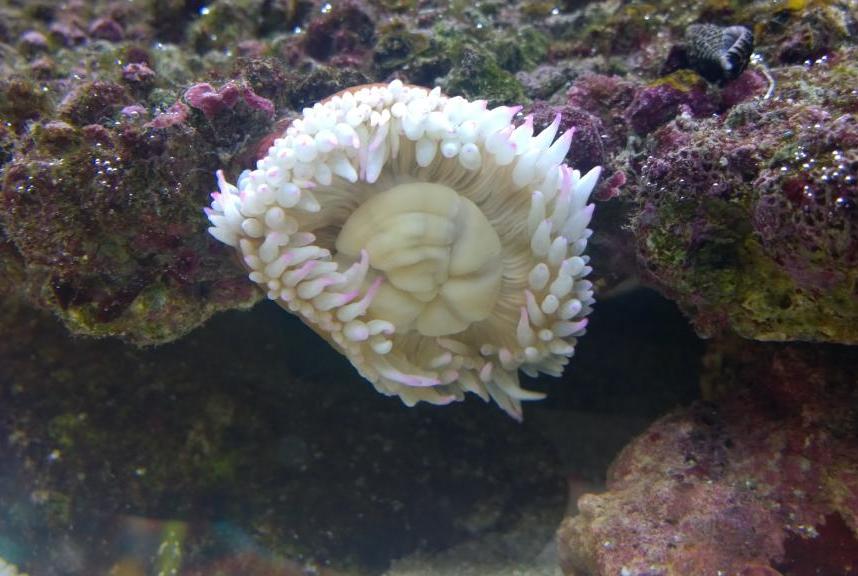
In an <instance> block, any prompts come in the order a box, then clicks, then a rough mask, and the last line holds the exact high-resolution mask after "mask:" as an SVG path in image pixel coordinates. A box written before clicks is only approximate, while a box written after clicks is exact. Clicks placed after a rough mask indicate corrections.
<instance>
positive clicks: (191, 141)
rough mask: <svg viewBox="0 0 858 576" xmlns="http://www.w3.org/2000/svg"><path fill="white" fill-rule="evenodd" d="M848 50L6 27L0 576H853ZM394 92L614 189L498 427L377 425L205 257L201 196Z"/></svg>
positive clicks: (617, 39)
mask: <svg viewBox="0 0 858 576" xmlns="http://www.w3.org/2000/svg"><path fill="white" fill-rule="evenodd" d="M856 38H858V2H856V1H854V0H839V1H838V0H765V1H762V0H755V1H747V2H740V1H736V0H699V1H673V2H660V1H658V0H655V1H653V2H637V1H620V0H604V1H586V0H557V1H554V2H544V1H541V0H523V1H511V2H503V1H492V0H488V1H477V2H463V1H458V0H451V1H448V2H443V1H441V2H436V1H432V0H337V1H331V2H317V1H310V0H222V1H219V0H215V1H212V2H204V1H200V0H112V1H107V0H105V1H102V0H92V1H80V0H69V1H66V2H55V1H48V0H36V1H24V0H20V1H15V0H0V120H2V122H0V327H2V331H0V334H2V338H0V575H3V576H7V575H8V576H13V575H15V574H29V575H30V576H39V575H43V574H44V575H77V574H81V575H90V574H97V575H102V574H103V575H110V576H142V575H159V576H160V575H164V576H167V575H173V574H175V575H177V576H178V575H195V576H196V575H199V576H203V575H224V576H226V575H238V574H241V575H251V576H253V575H263V574H264V575H275V574H276V575H288V576H294V575H311V574H312V575H325V576H336V575H356V576H357V575H361V576H362V575H375V574H387V575H390V576H418V575H421V576H422V575H451V576H453V575H463V576H465V575H466V576H471V575H473V576H483V575H486V576H488V575H498V576H501V575H503V576H512V575H521V576H529V575H564V576H597V575H598V576H609V575H610V576H619V575H622V576H698V575H699V576H704V575H705V576H709V575H725V576H733V575H736V576H777V575H779V574H780V575H782V576H811V575H815V576H845V575H852V574H858V349H856V348H855V344H856V343H858V207H856V202H858V181H856V178H858V59H856V56H858V47H856ZM395 79H399V80H402V81H403V82H405V83H408V84H414V85H419V86H425V87H429V88H431V87H434V86H438V87H440V88H441V89H442V90H443V92H444V93H445V94H448V95H450V96H463V97H465V98H467V99H469V100H486V101H487V103H488V106H489V107H495V106H501V105H508V106H514V105H521V106H523V109H522V110H521V112H520V113H519V115H518V120H520V119H521V118H524V117H525V116H526V115H532V118H533V123H534V126H536V127H538V128H540V129H541V128H543V127H545V126H547V125H549V124H550V122H551V120H552V119H553V118H554V117H555V115H556V114H557V113H558V112H559V113H561V114H562V121H561V131H563V130H566V129H569V128H572V129H574V130H573V132H572V136H571V139H572V143H571V149H570V150H569V153H568V154H567V155H566V158H565V161H566V162H567V163H568V164H569V165H570V166H572V167H574V168H576V169H579V170H580V171H581V172H582V173H583V172H585V171H587V170H589V169H591V168H593V167H595V166H602V176H601V179H600V181H599V184H598V185H597V188H596V189H595V191H594V193H593V199H594V201H595V204H596V208H595V215H594V218H593V221H592V222H591V224H590V228H591V229H592V230H593V236H592V238H591V239H590V241H589V249H588V254H589V255H590V257H591V260H590V262H589V264H590V265H591V266H592V267H593V273H592V274H591V275H590V276H589V280H591V281H592V282H593V284H594V287H595V291H596V304H595V305H594V311H593V312H592V313H591V314H590V316H589V325H588V326H587V330H586V331H587V334H586V335H585V336H582V337H581V338H580V339H579V340H578V342H577V344H576V349H575V354H574V357H573V358H572V359H571V361H570V363H569V365H568V366H567V367H566V370H565V372H564V373H563V375H562V377H560V378H551V377H545V376H541V377H539V378H527V377H523V381H524V384H526V386H527V387H528V388H530V389H533V390H538V391H541V392H545V393H546V394H547V398H546V399H545V400H542V401H539V402H528V403H526V404H525V406H524V417H523V421H522V422H517V421H515V420H514V419H512V418H510V417H509V416H507V415H506V414H504V413H503V412H502V411H501V410H499V409H498V408H497V407H496V406H494V405H492V404H491V403H485V402H483V401H481V400H480V399H479V398H478V397H476V396H473V395H471V396H469V397H468V398H467V399H466V401H464V402H461V403H454V404H451V405H449V406H431V405H427V404H418V405H417V406H415V407H412V408H408V407H406V406H404V405H403V404H402V403H401V402H400V401H399V400H398V399H397V398H395V397H392V398H389V397H385V396H383V395H381V394H379V393H377V392H376V391H375V390H374V389H373V387H372V385H371V384H370V383H368V382H367V381H366V380H364V379H363V378H361V376H360V375H359V374H358V373H357V372H356V371H355V369H354V367H353V366H352V365H351V364H350V363H349V361H348V359H346V358H345V357H343V356H342V355H341V354H339V353H338V352H337V351H336V350H335V349H334V348H332V347H331V346H330V345H329V344H328V342H326V341H325V340H324V339H323V338H321V337H320V336H318V335H317V334H316V333H314V332H313V330H311V329H309V328H307V327H306V326H305V325H304V324H303V323H302V322H301V321H300V320H299V319H298V318H297V317H295V316H293V315H291V314H289V313H288V312H286V311H284V310H282V309H281V308H280V307H278V306H277V305H276V304H274V303H272V302H271V301H268V300H266V299H265V294H263V293H262V292H261V291H259V290H257V288H256V287H255V286H254V285H253V283H252V282H250V281H249V280H248V279H247V272H246V271H245V270H244V268H243V267H242V265H241V263H240V262H239V261H238V259H237V258H235V257H234V256H233V255H232V251H231V250H230V249H229V248H228V247H225V246H223V245H221V244H220V243H219V242H217V241H216V240H215V239H214V238H212V237H211V236H210V235H209V234H208V233H207V231H206V229H207V227H208V223H207V221H206V218H205V215H204V214H203V207H204V206H207V205H208V204H209V202H210V197H209V194H210V193H211V191H212V190H214V189H215V187H216V182H215V176H214V174H215V171H216V170H218V169H223V170H224V171H225V172H227V173H228V174H230V175H231V177H235V176H236V175H238V174H239V173H240V172H241V171H242V170H244V169H247V168H252V167H253V165H254V163H255V161H256V160H257V159H259V158H260V157H262V156H264V155H265V152H266V150H267V149H268V147H269V146H270V145H271V144H272V142H273V140H274V138H276V137H277V136H278V135H280V134H281V133H282V132H283V131H284V130H285V128H286V127H287V126H288V125H289V123H290V122H291V121H292V120H293V119H295V118H297V117H298V116H299V115H300V113H301V111H302V109H303V108H305V107H312V106H313V104H314V103H316V102H318V101H320V100H322V99H324V98H326V97H327V96H329V95H331V94H334V93H336V92H338V91H340V90H343V89H345V88H348V87H352V86H356V85H361V84H368V83H376V82H390V81H392V80H395ZM525 218H526V216H525Z"/></svg>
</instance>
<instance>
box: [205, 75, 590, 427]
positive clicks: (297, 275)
mask: <svg viewBox="0 0 858 576" xmlns="http://www.w3.org/2000/svg"><path fill="white" fill-rule="evenodd" d="M518 110H519V108H518V107H507V106H501V107H498V108H494V109H487V107H486V106H485V103H484V102H482V101H476V102H469V101H467V100H465V99H463V98H461V97H447V96H445V95H443V94H441V92H440V90H438V89H434V90H427V89H425V88H421V87H416V86H408V85H404V84H403V83H402V82H400V81H398V80H394V81H393V82H391V83H389V84H373V85H366V86H358V87H355V88H352V89H349V90H346V91H343V92H340V93H337V94H334V95H333V96H331V97H329V98H327V99H326V100H323V101H322V102H319V103H317V104H315V105H314V106H312V107H310V108H305V109H304V111H303V114H302V116H301V117H300V118H298V119H296V120H295V121H293V122H292V124H291V125H290V126H289V127H288V128H287V129H286V131H285V133H284V134H283V135H282V136H281V137H280V138H278V139H277V140H275V141H274V144H273V145H272V146H271V148H270V149H269V151H268V155H267V156H265V157H264V158H262V159H261V160H260V161H259V162H258V164H257V167H256V169H255V170H252V171H249V172H246V173H244V174H242V176H241V177H240V178H239V180H238V185H237V186H236V185H233V184H230V183H229V182H227V180H226V178H225V177H224V176H223V174H222V172H220V171H219V172H218V174H217V176H218V187H219V193H216V194H213V196H212V198H213V200H212V203H211V207H210V209H209V210H207V211H206V215H207V217H208V219H209V221H210V222H211V224H212V226H211V228H209V230H210V232H211V234H212V235H213V236H214V237H216V238H217V239H218V240H220V241H222V242H224V243H226V244H229V245H230V246H234V247H236V248H237V250H238V251H239V253H240V255H241V259H242V261H243V262H244V264H245V265H246V266H247V268H248V269H249V271H250V278H251V280H253V281H254V282H256V283H257V284H258V285H259V286H260V287H261V288H262V289H263V290H265V292H266V293H267V294H268V296H269V298H271V299H273V300H275V301H276V302H277V303H278V304H280V305H281V306H282V307H284V308H286V309H287V310H289V311H291V312H293V313H295V314H298V315H299V316H300V317H301V318H302V319H303V320H304V322H305V323H307V324H308V325H310V326H311V327H312V328H313V329H314V330H315V331H316V332H317V333H319V334H320V335H322V336H323V337H324V338H326V339H327V340H328V341H329V342H331V343H332V344H333V345H334V346H335V347H336V348H337V349H338V350H340V351H341V352H342V353H343V354H345V355H346V357H348V359H349V360H350V361H351V362H352V364H353V365H354V366H355V367H356V368H357V370H358V371H359V372H360V373H361V375H363V376H364V377H365V378H366V379H367V380H369V381H370V382H372V383H373V385H374V386H375V387H376V389H377V390H379V391H380V392H382V393H383V394H386V395H394V394H395V395H398V396H399V397H400V398H401V399H402V400H403V402H404V403H405V404H406V405H409V406H410V405H413V404H415V403H416V402H419V401H425V402H430V403H433V404H448V403H450V402H452V401H457V400H462V399H463V398H464V395H465V393H466V392H471V393H474V394H476V395H478V396H480V397H482V398H483V399H484V400H488V399H493V400H494V401H495V402H496V403H497V404H498V405H499V406H500V407H501V408H503V409H504V410H505V411H506V412H507V413H508V414H510V415H511V416H512V417H514V418H516V419H521V401H523V400H537V399H540V398H542V397H543V395H542V394H540V393H536V392H531V391H528V390H524V389H522V388H521V387H520V385H519V376H518V371H519V370H521V371H523V372H524V373H526V374H528V375H536V374H537V373H539V372H543V373H547V374H551V375H554V376H559V375H560V374H561V373H562V370H563V367H564V366H565V364H566V363H567V362H568V358H569V357H570V356H571V355H572V354H573V353H574V347H575V344H576V343H577V338H578V337H579V336H581V335H582V334H583V333H584V331H585V327H586V319H585V316H586V315H587V314H588V313H589V312H590V309H591V306H592V304H593V291H592V284H591V283H590V282H589V281H587V280H585V279H584V278H585V276H586V275H587V274H588V273H589V272H590V267H589V266H588V257H587V256H585V255H584V254H583V253H584V250H585V248H586V245H587V239H588V238H589V236H590V231H589V230H588V229H587V225H588V224H589V222H590V218H591V216H592V211H593V205H592V204H588V201H589V196H590V193H591V191H592V189H593V187H594V186H595V184H596V181H597V179H598V177H599V169H598V168H596V169H593V170H591V171H590V172H588V173H587V174H585V175H584V176H582V175H581V174H580V173H579V172H578V171H577V170H573V169H571V168H570V167H568V166H567V165H566V164H564V163H563V159H564V158H565V156H566V153H567V152H568V149H569V145H570V137H569V135H568V134H564V135H561V136H560V137H559V138H557V139H556V140H555V135H556V133H557V126H558V125H559V122H554V123H552V124H551V125H550V126H549V127H547V128H546V129H545V131H543V132H542V133H540V134H537V135H533V127H532V122H531V121H529V120H527V119H525V120H524V122H523V123H522V124H521V125H520V126H518V127H514V126H512V125H511V122H512V119H513V117H514V116H515V114H516V112H517V111H518Z"/></svg>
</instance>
